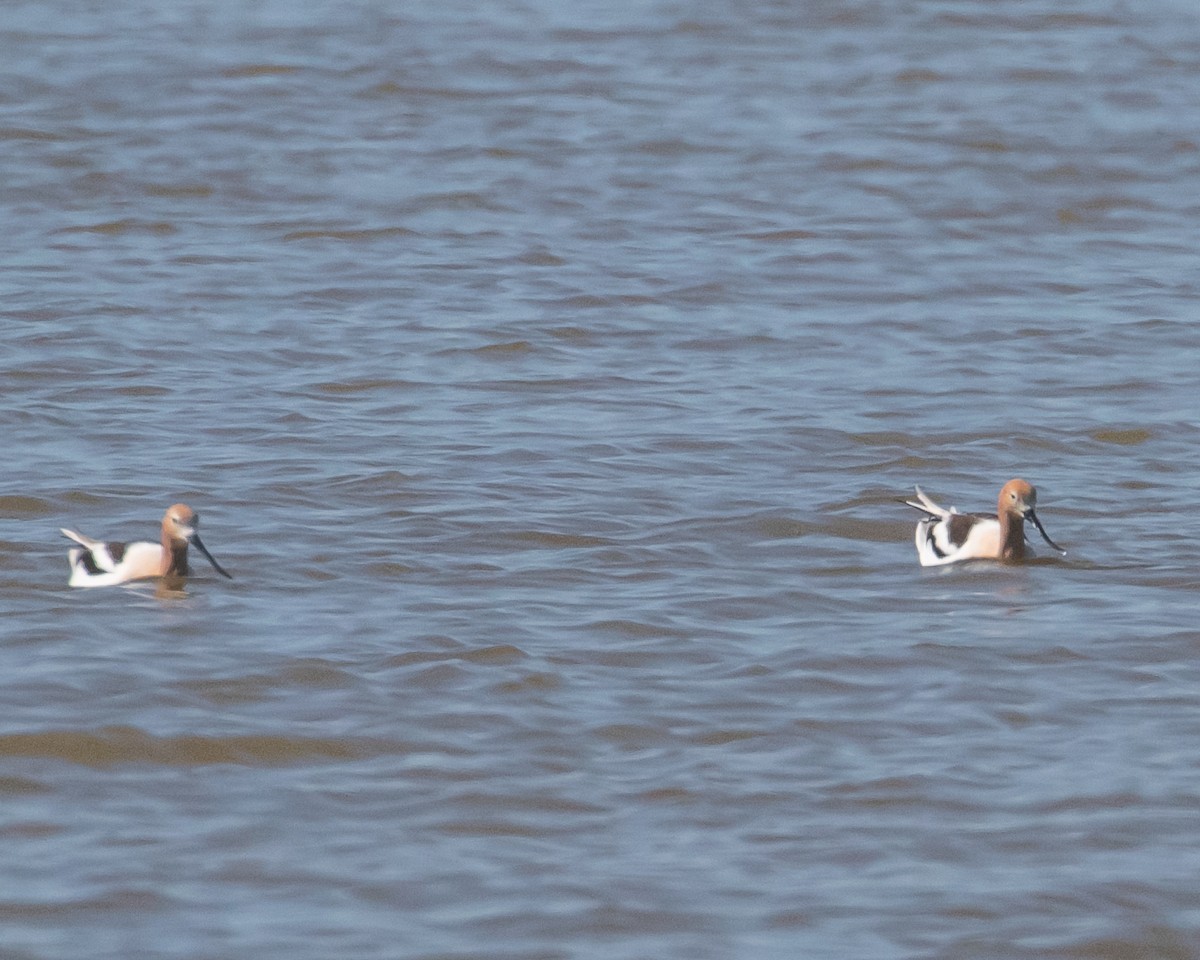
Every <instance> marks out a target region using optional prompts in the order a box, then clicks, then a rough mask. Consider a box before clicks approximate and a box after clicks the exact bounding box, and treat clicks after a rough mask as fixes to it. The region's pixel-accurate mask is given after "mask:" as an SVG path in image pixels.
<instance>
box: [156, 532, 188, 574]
mask: <svg viewBox="0 0 1200 960" xmlns="http://www.w3.org/2000/svg"><path fill="white" fill-rule="evenodd" d="M162 545H163V561H162V574H161V576H164V577H186V576H187V575H188V562H187V548H188V545H187V541H186V540H172V539H171V538H170V537H168V536H167V535H166V534H165V533H164V534H163V539H162Z"/></svg>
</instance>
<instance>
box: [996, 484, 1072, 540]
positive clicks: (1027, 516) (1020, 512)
mask: <svg viewBox="0 0 1200 960" xmlns="http://www.w3.org/2000/svg"><path fill="white" fill-rule="evenodd" d="M996 510H997V514H998V516H999V517H1000V518H1001V522H1002V523H1003V520H1004V517H1006V516H1007V517H1009V518H1010V519H1011V520H1015V521H1017V526H1018V527H1019V526H1020V523H1021V521H1022V520H1030V521H1032V522H1033V525H1034V526H1035V527H1037V530H1038V533H1040V534H1041V535H1042V539H1043V540H1045V541H1046V542H1047V543H1048V544H1050V546H1052V547H1053V548H1054V549H1055V550H1057V551H1058V552H1059V553H1066V552H1067V551H1065V550H1064V549H1063V548H1062V547H1060V546H1059V545H1058V544H1057V543H1055V542H1054V541H1053V540H1051V539H1050V535H1049V534H1048V533H1046V528H1045V527H1043V526H1042V521H1041V520H1039V519H1038V515H1037V490H1035V489H1034V487H1033V484H1031V483H1028V482H1027V481H1025V480H1022V479H1020V478H1019V477H1014V478H1013V479H1012V480H1009V481H1008V483H1006V484H1005V485H1004V486H1003V487H1001V488H1000V499H999V501H998V503H997V505H996ZM1013 546H1014V547H1015V550H1014V552H1015V553H1016V554H1023V553H1024V549H1023V534H1022V535H1021V539H1015V538H1014V544H1013Z"/></svg>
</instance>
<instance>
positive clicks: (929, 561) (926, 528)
mask: <svg viewBox="0 0 1200 960" xmlns="http://www.w3.org/2000/svg"><path fill="white" fill-rule="evenodd" d="M916 490H917V499H916V500H915V501H914V500H905V501H904V502H905V503H907V504H908V505H909V506H910V507H915V508H916V509H918V510H920V511H921V512H922V513H924V514H926V516H925V518H924V519H923V520H921V521H919V522H918V523H917V529H916V533H915V535H914V542H915V543H916V546H917V557H918V558H919V559H920V561H921V566H923V567H940V566H944V565H945V564H948V563H959V562H961V561H963V560H1003V561H1007V562H1019V561H1021V560H1024V559H1025V558H1026V557H1027V556H1028V555H1029V554H1030V553H1031V551H1030V550H1029V549H1028V548H1027V547H1026V545H1025V520H1030V521H1031V522H1032V523H1033V525H1034V526H1036V527H1037V529H1038V533H1040V534H1041V535H1042V537H1043V538H1044V539H1045V541H1046V542H1047V543H1048V544H1050V546H1052V547H1054V549H1055V550H1058V551H1059V552H1064V553H1065V551H1064V550H1063V549H1062V548H1061V547H1059V546H1058V545H1057V544H1056V543H1055V542H1054V541H1053V540H1051V539H1050V537H1049V536H1048V535H1047V533H1046V531H1045V529H1043V527H1042V524H1041V521H1040V520H1038V516H1037V512H1036V509H1035V508H1036V506H1037V490H1035V489H1034V488H1033V487H1032V486H1031V485H1030V484H1028V483H1026V482H1025V481H1024V480H1020V479H1014V480H1010V481H1008V483H1006V484H1005V485H1004V487H1003V488H1002V489H1001V491H1000V496H999V498H998V500H997V504H996V513H995V515H992V514H984V513H959V512H958V511H957V510H955V509H954V508H953V507H951V508H950V509H949V510H947V509H946V508H945V507H941V506H938V504H936V503H934V502H933V501H932V500H930V499H929V497H927V496H926V495H925V493H924V491H923V490H922V489H921V488H920V487H917V488H916Z"/></svg>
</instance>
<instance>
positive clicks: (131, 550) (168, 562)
mask: <svg viewBox="0 0 1200 960" xmlns="http://www.w3.org/2000/svg"><path fill="white" fill-rule="evenodd" d="M199 523H200V517H199V515H198V514H197V513H196V512H195V511H194V510H193V509H192V508H191V507H189V506H188V505H187V504H184V503H177V504H175V506H173V507H171V508H170V509H169V510H167V512H166V514H165V515H164V516H163V522H162V542H161V543H149V542H148V541H141V542H138V543H101V542H100V541H99V540H93V539H92V538H91V537H85V536H83V534H80V533H76V532H75V531H74V530H67V529H63V531H62V532H63V535H64V536H66V537H70V538H71V539H72V540H74V541H75V542H76V543H78V544H79V547H75V548H73V549H72V550H71V552H70V553H69V554H68V555H67V556H68V558H69V562H70V564H71V579H70V580H68V581H67V583H68V584H69V585H70V586H72V587H110V586H113V585H114V584H118V583H128V582H129V581H130V580H144V579H145V578H147V577H186V576H187V575H188V555H187V554H188V544H189V543H194V544H195V545H196V549H197V550H199V551H200V552H201V553H202V554H204V556H205V558H206V559H207V560H208V562H209V563H211V564H212V565H213V567H214V568H215V569H216V571H217V573H219V574H221V576H223V577H229V579H230V580H232V579H233V577H232V576H230V575H229V574H228V573H226V572H225V571H224V570H223V569H222V568H221V565H220V564H219V563H217V561H216V560H214V559H213V555H212V554H211V553H209V552H208V550H207V549H205V546H204V544H203V543H201V541H200V535H199V534H198V533H197V532H196V527H197V526H198V525H199ZM80 548H82V549H80Z"/></svg>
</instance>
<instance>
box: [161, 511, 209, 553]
mask: <svg viewBox="0 0 1200 960" xmlns="http://www.w3.org/2000/svg"><path fill="white" fill-rule="evenodd" d="M199 523H200V517H199V515H198V514H197V513H196V511H195V510H193V509H192V508H191V507H189V506H188V505H187V504H186V503H177V504H175V505H174V506H172V507H168V508H167V512H166V513H165V514H164V515H163V522H162V531H163V541H164V542H166V541H170V542H171V543H172V544H173V545H176V546H178V545H179V544H186V543H191V542H192V537H194V536H195V535H196V527H197V526H198V525H199Z"/></svg>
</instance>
